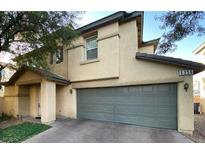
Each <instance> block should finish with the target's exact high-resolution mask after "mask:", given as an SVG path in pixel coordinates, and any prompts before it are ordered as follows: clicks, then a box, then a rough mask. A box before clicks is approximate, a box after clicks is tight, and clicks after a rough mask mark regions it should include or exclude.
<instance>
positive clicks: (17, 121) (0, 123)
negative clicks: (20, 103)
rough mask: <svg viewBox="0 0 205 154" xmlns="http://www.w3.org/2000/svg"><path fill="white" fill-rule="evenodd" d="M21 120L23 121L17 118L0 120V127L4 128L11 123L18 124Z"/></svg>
mask: <svg viewBox="0 0 205 154" xmlns="http://www.w3.org/2000/svg"><path fill="white" fill-rule="evenodd" d="M22 122H23V121H22V120H18V119H16V118H11V119H9V120H6V121H3V122H0V129H4V128H6V127H9V126H12V125H16V124H20V123H22Z"/></svg>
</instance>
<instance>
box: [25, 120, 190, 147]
mask: <svg viewBox="0 0 205 154" xmlns="http://www.w3.org/2000/svg"><path fill="white" fill-rule="evenodd" d="M52 126H53V127H52V128H51V129H49V130H47V131H45V132H43V133H41V134H38V135H36V136H34V137H33V138H30V139H28V140H26V141H25V142H27V143H28V142H30V143H119V142H120V143H121V142H123V143H156V142H158V143H161V142H163V143H169V142H171V143H173V142H174V143H175V142H183V143H184V142H186V143H187V142H191V140H189V139H188V138H187V137H185V136H183V135H182V134H180V133H178V132H177V131H174V130H166V129H156V128H148V127H140V126H135V125H126V124H118V123H111V122H101V121H94V120H70V119H64V120H57V121H56V122H55V123H53V124H52Z"/></svg>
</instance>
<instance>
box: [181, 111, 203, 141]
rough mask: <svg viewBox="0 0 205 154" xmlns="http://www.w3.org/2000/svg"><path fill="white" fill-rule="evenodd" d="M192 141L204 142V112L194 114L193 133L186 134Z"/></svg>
mask: <svg viewBox="0 0 205 154" xmlns="http://www.w3.org/2000/svg"><path fill="white" fill-rule="evenodd" d="M184 135H185V136H187V137H188V138H190V139H191V140H192V141H194V142H197V143H205V114H203V115H194V132H193V135H192V136H191V135H186V134H184Z"/></svg>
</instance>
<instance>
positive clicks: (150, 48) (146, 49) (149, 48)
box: [138, 45, 154, 54]
mask: <svg viewBox="0 0 205 154" xmlns="http://www.w3.org/2000/svg"><path fill="white" fill-rule="evenodd" d="M138 51H139V52H143V53H149V54H153V53H154V45H149V46H145V47H140V48H139V49H138Z"/></svg>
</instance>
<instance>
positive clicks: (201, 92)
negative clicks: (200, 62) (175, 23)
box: [194, 43, 205, 113]
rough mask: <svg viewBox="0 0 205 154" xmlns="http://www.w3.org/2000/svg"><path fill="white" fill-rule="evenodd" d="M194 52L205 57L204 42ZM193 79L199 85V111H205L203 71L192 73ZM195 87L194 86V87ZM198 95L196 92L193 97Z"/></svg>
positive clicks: (204, 76)
mask: <svg viewBox="0 0 205 154" xmlns="http://www.w3.org/2000/svg"><path fill="white" fill-rule="evenodd" d="M194 53H195V54H197V55H199V56H201V57H205V43H203V44H202V45H200V46H199V47H198V48H197V49H196V50H195V51H194ZM194 81H196V82H199V83H200V84H199V85H200V87H199V97H198V98H199V99H200V111H201V113H205V71H203V72H200V73H198V74H196V75H194ZM194 89H195V88H194ZM197 96H198V95H197V94H196V95H195V97H197ZM194 101H195V103H196V101H198V99H195V100H194Z"/></svg>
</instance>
